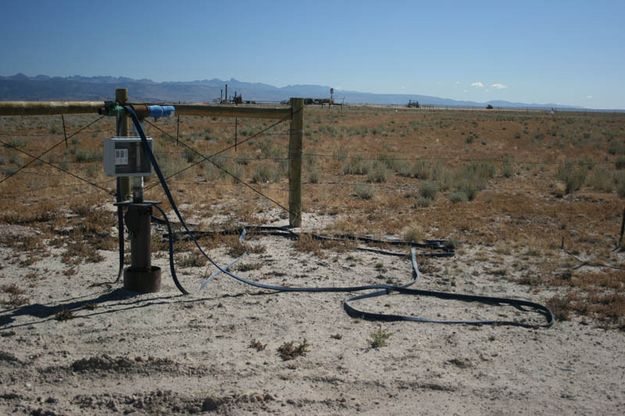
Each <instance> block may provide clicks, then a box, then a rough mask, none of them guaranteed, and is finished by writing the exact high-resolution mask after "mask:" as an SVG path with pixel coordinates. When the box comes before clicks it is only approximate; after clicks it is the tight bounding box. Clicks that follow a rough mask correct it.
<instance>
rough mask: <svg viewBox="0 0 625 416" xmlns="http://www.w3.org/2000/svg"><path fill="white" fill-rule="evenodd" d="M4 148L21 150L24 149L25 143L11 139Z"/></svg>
mask: <svg viewBox="0 0 625 416" xmlns="http://www.w3.org/2000/svg"><path fill="white" fill-rule="evenodd" d="M4 147H8V148H16V149H21V148H22V147H26V142H24V141H23V140H21V139H16V138H13V139H10V140H7V141H6V144H5V145H4Z"/></svg>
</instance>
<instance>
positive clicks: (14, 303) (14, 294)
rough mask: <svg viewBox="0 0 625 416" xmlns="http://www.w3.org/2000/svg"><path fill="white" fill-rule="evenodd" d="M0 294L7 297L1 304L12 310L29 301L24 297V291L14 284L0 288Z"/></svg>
mask: <svg viewBox="0 0 625 416" xmlns="http://www.w3.org/2000/svg"><path fill="white" fill-rule="evenodd" d="M0 292H2V293H5V294H7V295H8V299H7V300H5V301H3V302H2V303H3V304H4V305H6V306H9V307H12V308H15V307H18V306H22V305H25V304H27V303H28V301H29V299H28V298H27V297H26V296H24V294H25V293H26V291H24V290H23V289H21V288H20V287H19V286H17V285H16V284H14V283H12V284H9V285H2V286H0Z"/></svg>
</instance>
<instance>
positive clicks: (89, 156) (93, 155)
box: [74, 149, 102, 163]
mask: <svg viewBox="0 0 625 416" xmlns="http://www.w3.org/2000/svg"><path fill="white" fill-rule="evenodd" d="M74 157H75V158H76V162H78V163H89V162H95V161H99V160H101V159H102V155H101V154H100V152H99V151H97V150H84V149H78V150H76V153H75V154H74Z"/></svg>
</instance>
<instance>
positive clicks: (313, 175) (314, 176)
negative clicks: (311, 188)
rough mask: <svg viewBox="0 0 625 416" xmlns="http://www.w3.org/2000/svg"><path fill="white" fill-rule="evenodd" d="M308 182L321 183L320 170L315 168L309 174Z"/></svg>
mask: <svg viewBox="0 0 625 416" xmlns="http://www.w3.org/2000/svg"><path fill="white" fill-rule="evenodd" d="M308 182H310V183H319V170H317V168H313V169H311V170H310V171H309V172H308Z"/></svg>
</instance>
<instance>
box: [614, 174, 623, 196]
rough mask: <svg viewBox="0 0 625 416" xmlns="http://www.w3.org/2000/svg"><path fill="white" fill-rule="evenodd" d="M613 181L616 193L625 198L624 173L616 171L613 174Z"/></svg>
mask: <svg viewBox="0 0 625 416" xmlns="http://www.w3.org/2000/svg"><path fill="white" fill-rule="evenodd" d="M614 181H615V183H616V194H617V195H618V196H619V197H621V198H625V174H623V173H622V172H618V173H617V174H616V175H615V176H614Z"/></svg>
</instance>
